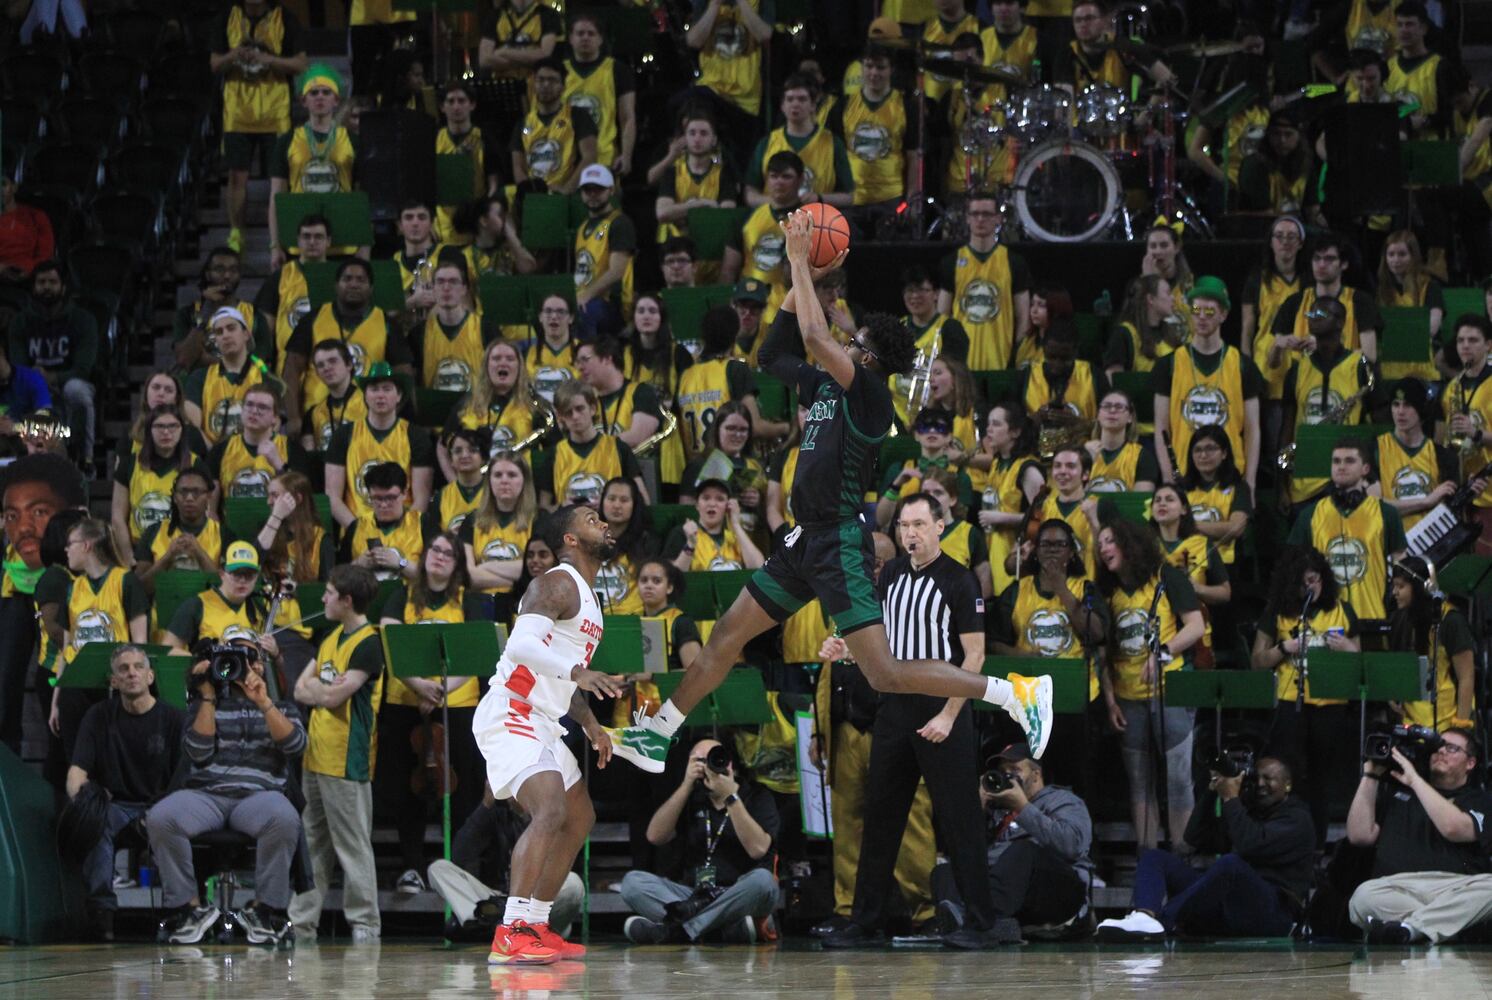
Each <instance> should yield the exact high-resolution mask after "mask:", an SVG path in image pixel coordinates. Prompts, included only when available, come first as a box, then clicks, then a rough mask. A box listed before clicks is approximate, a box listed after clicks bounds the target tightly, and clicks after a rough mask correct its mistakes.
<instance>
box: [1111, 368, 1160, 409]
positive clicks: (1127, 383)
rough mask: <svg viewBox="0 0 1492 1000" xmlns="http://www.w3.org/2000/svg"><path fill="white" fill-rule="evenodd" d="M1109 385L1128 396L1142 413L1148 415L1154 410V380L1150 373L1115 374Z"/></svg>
mask: <svg viewBox="0 0 1492 1000" xmlns="http://www.w3.org/2000/svg"><path fill="white" fill-rule="evenodd" d="M1109 383H1110V384H1111V385H1112V386H1113V387H1114V388H1115V389H1118V390H1119V391H1120V392H1122V393H1124V394H1125V395H1126V396H1128V397H1129V401H1130V402H1131V403H1133V404H1134V405H1135V409H1136V410H1137V411H1139V412H1140V413H1142V414H1148V413H1150V412H1151V411H1152V410H1153V409H1154V407H1155V391H1154V380H1153V379H1152V378H1151V377H1150V373H1149V372H1115V373H1114V374H1112V375H1110V376H1109ZM1141 419H1146V418H1143V417H1142V418H1141Z"/></svg>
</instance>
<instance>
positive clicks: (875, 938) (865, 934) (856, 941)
mask: <svg viewBox="0 0 1492 1000" xmlns="http://www.w3.org/2000/svg"><path fill="white" fill-rule="evenodd" d="M890 944H891V942H890V940H889V939H888V938H887V937H886V932H885V931H883V930H879V929H877V930H871V929H870V928H869V927H862V926H860V925H859V924H857V923H854V922H851V923H850V924H848V925H847V926H845V927H843V928H841V929H840V930H837V931H835V932H834V933H833V934H830V935H829V936H828V937H826V938H824V947H825V948H886V947H888V946H890Z"/></svg>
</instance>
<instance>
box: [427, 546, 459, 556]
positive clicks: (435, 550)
mask: <svg viewBox="0 0 1492 1000" xmlns="http://www.w3.org/2000/svg"><path fill="white" fill-rule="evenodd" d="M425 551H426V552H428V553H429V554H430V555H432V556H442V557H444V558H446V559H454V558H456V552H455V550H453V549H452V548H451V547H450V546H449V545H432V546H430V547H429V548H428V549H426V550H425Z"/></svg>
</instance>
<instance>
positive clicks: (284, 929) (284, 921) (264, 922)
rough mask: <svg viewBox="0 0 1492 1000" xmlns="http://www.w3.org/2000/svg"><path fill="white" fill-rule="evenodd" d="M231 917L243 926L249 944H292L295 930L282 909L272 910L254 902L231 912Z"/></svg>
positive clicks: (277, 945) (274, 945)
mask: <svg viewBox="0 0 1492 1000" xmlns="http://www.w3.org/2000/svg"><path fill="white" fill-rule="evenodd" d="M233 919H234V920H236V921H238V925H239V926H240V927H242V928H243V932H244V935H245V936H246V937H247V938H248V939H249V944H267V945H271V946H273V947H279V946H280V945H293V944H294V943H295V930H294V928H292V927H291V926H290V918H289V917H288V916H287V915H286V914H285V913H284V911H276V910H272V909H270V908H269V907H267V906H263V905H260V904H257V903H256V904H255V905H253V906H247V907H245V908H244V909H242V910H239V911H238V912H236V913H234V914H233Z"/></svg>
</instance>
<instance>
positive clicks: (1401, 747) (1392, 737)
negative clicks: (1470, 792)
mask: <svg viewBox="0 0 1492 1000" xmlns="http://www.w3.org/2000/svg"><path fill="white" fill-rule="evenodd" d="M1444 742H1445V741H1444V740H1442V739H1441V738H1440V734H1439V733H1437V732H1436V731H1435V730H1433V729H1431V728H1430V727H1429V726H1395V727H1394V728H1393V729H1391V730H1389V731H1388V732H1386V733H1382V732H1380V733H1369V734H1368V735H1367V736H1366V737H1365V738H1364V739H1363V744H1362V755H1363V759H1364V760H1367V761H1371V762H1372V763H1374V764H1386V765H1388V768H1389V770H1391V771H1397V770H1398V769H1399V765H1398V764H1397V763H1395V762H1394V757H1393V751H1394V750H1395V749H1397V750H1398V751H1399V752H1400V753H1402V754H1403V755H1404V756H1406V757H1408V758H1409V759H1410V760H1428V759H1429V757H1430V755H1431V754H1432V753H1434V752H1435V751H1436V750H1438V749H1440V745H1441V744H1442V743H1444Z"/></svg>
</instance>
